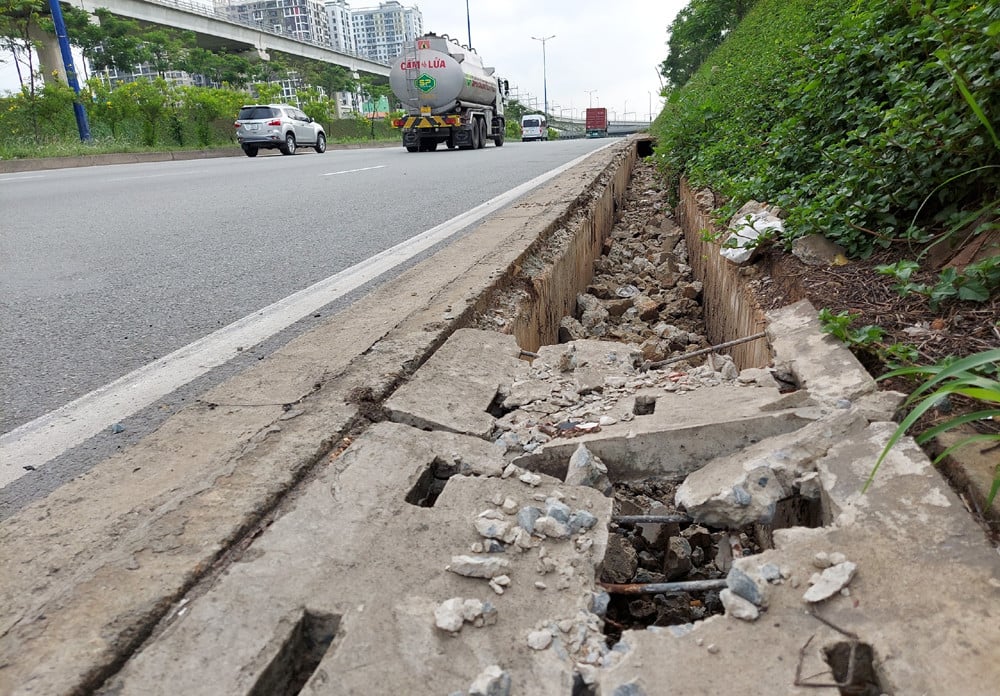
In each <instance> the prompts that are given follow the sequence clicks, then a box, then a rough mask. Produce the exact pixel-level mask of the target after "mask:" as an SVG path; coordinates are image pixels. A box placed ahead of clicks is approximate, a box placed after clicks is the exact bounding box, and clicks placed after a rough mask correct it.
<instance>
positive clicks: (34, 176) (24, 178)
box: [0, 174, 45, 184]
mask: <svg viewBox="0 0 1000 696" xmlns="http://www.w3.org/2000/svg"><path fill="white" fill-rule="evenodd" d="M44 178H45V175H44V174H32V175H30V176H11V177H7V178H6V179H0V184H9V183H12V182H15V181H27V180H28V179H44Z"/></svg>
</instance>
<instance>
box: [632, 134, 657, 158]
mask: <svg viewBox="0 0 1000 696" xmlns="http://www.w3.org/2000/svg"><path fill="white" fill-rule="evenodd" d="M653 145H654V142H653V140H652V139H649V138H644V139H642V140H639V141H637V142H636V144H635V152H636V154H637V155H639V157H642V158H646V157H652V156H653Z"/></svg>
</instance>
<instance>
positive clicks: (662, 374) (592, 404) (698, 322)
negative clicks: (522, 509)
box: [491, 162, 775, 461]
mask: <svg viewBox="0 0 1000 696" xmlns="http://www.w3.org/2000/svg"><path fill="white" fill-rule="evenodd" d="M666 196H667V194H666V193H665V192H664V191H661V190H659V184H658V183H657V181H656V178H655V168H654V166H653V165H652V164H650V163H646V162H639V163H637V164H636V168H635V171H634V174H633V179H632V183H631V185H630V187H629V190H628V192H627V193H626V197H625V202H624V205H623V206H622V210H621V212H620V215H619V219H618V221H617V222H616V224H615V226H614V228H613V229H612V231H611V233H610V235H609V237H608V240H607V241H606V243H605V247H604V251H605V253H604V255H603V256H601V257H600V258H599V259H597V261H595V263H594V276H593V278H592V280H591V282H590V284H589V285H588V287H587V291H586V292H585V293H581V294H580V295H578V296H577V302H576V312H575V313H574V314H573V315H572V316H567V317H563V319H562V322H561V328H560V332H559V343H558V344H556V345H549V346H542V347H541V348H540V349H539V350H538V353H537V357H533V359H532V360H531V365H530V368H529V369H528V371H527V374H526V375H525V376H524V377H523V378H522V379H519V380H517V381H514V382H513V383H512V384H505V385H502V386H501V388H500V393H499V394H498V399H497V404H496V405H497V415H498V416H499V418H498V420H497V422H496V428H495V432H494V436H493V439H494V440H495V442H496V443H497V446H498V447H499V448H500V449H501V450H502V451H503V453H504V455H505V457H506V458H507V460H508V461H511V460H514V459H516V458H517V457H518V456H521V455H524V454H531V453H533V452H535V451H536V450H538V449H539V448H540V447H542V446H544V445H545V444H547V443H548V442H550V441H552V440H553V439H556V438H567V437H574V436H576V435H580V434H582V433H588V432H597V431H599V430H600V429H601V428H603V427H607V426H609V425H613V424H615V423H619V422H626V421H630V420H632V419H633V418H635V417H636V416H637V415H643V414H644V413H648V412H651V409H652V407H653V402H654V401H655V398H656V395H658V394H662V393H664V392H669V393H679V394H683V393H684V392H688V391H692V390H694V389H699V388H702V387H712V386H718V385H720V384H743V385H747V386H757V385H767V386H773V385H774V384H775V383H774V378H773V377H772V375H771V374H770V372H768V371H767V370H745V371H743V372H742V373H741V372H740V370H739V369H738V368H737V367H736V365H735V364H734V362H733V360H732V358H731V357H729V356H728V355H720V354H717V353H709V354H707V355H699V356H693V357H685V356H687V355H688V354H689V353H692V352H695V351H698V350H702V349H704V348H707V347H709V346H710V345H711V344H710V342H709V341H708V339H707V338H706V336H705V335H704V334H705V324H704V318H703V313H702V307H701V304H700V298H701V290H702V287H701V283H700V282H699V281H696V280H694V278H693V275H692V270H691V267H690V266H688V265H687V248H686V244H685V242H684V238H683V234H682V231H681V229H680V227H678V225H677V223H676V222H675V221H674V219H673V214H672V213H671V212H670V210H669V204H668V201H667V198H666ZM510 323H511V322H509V321H507V320H504V321H501V322H499V324H500V325H510ZM491 328H493V329H495V328H496V326H492V327H491ZM665 360H672V361H673V360H676V362H671V363H670V364H668V365H663V366H662V369H656V368H658V366H657V363H660V362H661V361H665ZM644 408H648V409H650V410H647V411H644V410H643V409H644Z"/></svg>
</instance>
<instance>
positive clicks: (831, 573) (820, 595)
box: [802, 561, 858, 602]
mask: <svg viewBox="0 0 1000 696" xmlns="http://www.w3.org/2000/svg"><path fill="white" fill-rule="evenodd" d="M857 569H858V566H857V565H856V564H854V563H851V562H850V561H844V562H843V563H838V564H837V565H835V566H830V567H829V568H827V569H826V570H824V571H823V573H822V574H821V575H820V576H819V578H818V579H816V582H815V584H813V586H812V587H810V588H809V589H808V590H806V593H805V594H804V595H803V596H802V599H804V600H805V601H807V602H822V601H823V600H824V599H827V598H829V597H832V596H833V595H835V594H837V593H838V592H840V591H841V590H842V589H843V588H845V587H847V585H848V584H849V583H850V582H851V580H852V579H854V573H855V572H856V571H857Z"/></svg>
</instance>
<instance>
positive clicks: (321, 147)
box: [316, 133, 326, 155]
mask: <svg viewBox="0 0 1000 696" xmlns="http://www.w3.org/2000/svg"><path fill="white" fill-rule="evenodd" d="M316 152H318V153H319V154H321V155H322V154H323V153H324V152H326V136H325V135H323V134H322V133H320V134H319V135H317V136H316Z"/></svg>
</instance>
